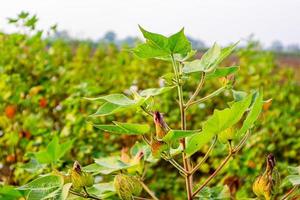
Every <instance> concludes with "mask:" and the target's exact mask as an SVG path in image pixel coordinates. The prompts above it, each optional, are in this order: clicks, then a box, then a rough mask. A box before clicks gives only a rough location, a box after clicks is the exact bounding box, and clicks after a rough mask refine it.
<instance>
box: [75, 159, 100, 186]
mask: <svg viewBox="0 0 300 200" xmlns="http://www.w3.org/2000/svg"><path fill="white" fill-rule="evenodd" d="M70 177H71V182H72V186H73V187H74V188H75V189H80V188H82V187H91V186H93V185H94V177H93V176H92V175H91V174H90V173H87V172H84V171H82V169H81V166H80V164H79V163H78V162H77V161H76V162H75V163H74V165H73V169H71V171H70Z"/></svg>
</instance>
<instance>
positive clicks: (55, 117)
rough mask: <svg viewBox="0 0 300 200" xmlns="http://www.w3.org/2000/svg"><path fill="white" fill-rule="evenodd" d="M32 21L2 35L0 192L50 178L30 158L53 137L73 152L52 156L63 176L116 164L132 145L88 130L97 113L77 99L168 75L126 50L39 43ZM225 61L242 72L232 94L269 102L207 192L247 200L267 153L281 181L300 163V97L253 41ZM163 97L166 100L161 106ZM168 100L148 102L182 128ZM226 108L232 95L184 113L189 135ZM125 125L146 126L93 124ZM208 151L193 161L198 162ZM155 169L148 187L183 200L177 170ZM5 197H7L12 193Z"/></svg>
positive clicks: (205, 170) (286, 71)
mask: <svg viewBox="0 0 300 200" xmlns="http://www.w3.org/2000/svg"><path fill="white" fill-rule="evenodd" d="M30 19H31V22H30V23H29V22H28V23H27V22H24V24H25V25H26V23H27V25H28V27H29V29H30V32H26V31H21V32H20V33H12V34H5V33H0V149H1V151H0V158H1V159H0V181H1V182H3V183H4V184H5V185H22V184H25V183H26V182H28V181H29V180H31V179H32V178H34V177H36V176H37V175H38V174H40V173H41V172H45V171H47V170H49V169H47V168H45V165H44V163H43V162H38V160H37V156H36V155H37V154H42V153H45V152H47V151H48V150H49V146H51V145H50V144H51V143H50V141H52V139H53V138H59V143H58V141H57V143H56V145H58V146H59V145H61V146H63V144H66V143H68V144H70V145H71V144H72V142H70V141H73V145H72V146H70V147H64V148H63V147H61V146H60V148H62V149H63V150H61V151H63V154H61V153H59V154H60V155H59V156H56V157H55V158H57V159H56V160H55V162H51V164H52V165H53V167H55V168H60V169H65V168H69V167H70V164H71V163H73V161H74V160H79V161H80V163H82V164H83V165H87V164H90V163H92V162H93V158H99V157H101V156H107V155H119V154H120V150H121V148H122V147H130V146H132V145H133V144H134V143H135V141H136V139H137V138H136V136H122V137H116V136H114V135H108V134H106V133H103V132H102V131H100V130H99V129H95V128H94V127H93V126H92V125H91V124H90V123H89V118H88V117H87V116H88V114H90V113H93V111H94V110H95V109H96V108H97V105H94V104H90V103H89V102H88V101H86V100H84V99H83V97H93V96H100V95H102V94H110V93H122V92H123V93H125V94H126V93H129V91H130V90H138V91H140V90H143V89H146V88H151V87H160V86H161V85H162V84H163V82H162V79H161V78H160V77H161V76H162V75H163V74H166V73H167V72H168V71H170V70H171V66H170V65H168V64H166V62H163V61H155V60H141V59H137V58H135V57H134V56H133V55H132V54H130V53H129V52H128V51H126V49H127V47H126V46H125V47H124V48H122V49H119V48H117V47H116V46H115V45H114V44H102V43H101V44H98V46H96V47H95V45H94V44H92V43H90V42H85V41H64V40H62V39H55V40H53V39H51V38H43V37H42V33H41V32H39V31H37V32H36V31H32V29H34V26H35V22H34V21H35V20H37V19H36V17H35V16H33V17H32V18H30ZM10 20H11V23H16V21H14V20H13V19H10ZM22 30H23V29H22ZM24 33H27V34H24ZM28 33H29V34H28ZM226 62H227V63H231V64H236V65H239V66H240V70H239V72H238V73H237V76H236V77H235V78H236V85H237V88H236V89H238V90H244V91H249V90H250V89H251V88H263V90H264V98H265V100H267V99H272V101H270V103H269V104H265V107H264V113H263V114H262V116H261V117H260V119H259V120H258V123H257V124H256V127H255V129H254V131H253V135H252V136H251V138H250V139H249V141H248V142H247V148H244V150H243V153H241V154H239V155H237V156H236V157H237V159H234V160H233V161H232V162H231V163H230V164H229V165H228V167H227V168H226V170H224V171H226V175H224V176H223V175H220V176H218V178H217V179H216V180H215V181H214V182H213V183H212V185H215V184H217V183H218V182H220V183H225V184H227V185H229V189H230V191H231V192H232V194H233V195H236V196H237V197H245V196H247V197H251V196H253V194H252V192H251V185H252V183H253V180H254V179H255V177H256V176H257V175H258V172H259V171H260V170H261V169H262V167H263V166H262V165H263V163H264V157H265V155H266V154H268V153H269V152H272V153H273V154H274V155H275V157H276V159H277V161H278V163H279V164H278V171H279V172H280V173H281V174H282V175H283V176H285V175H287V173H288V172H287V165H298V164H299V162H300V160H299V152H300V137H299V136H300V131H299V129H300V112H299V110H300V95H299V94H300V88H299V83H298V82H296V78H295V71H294V70H295V69H296V68H295V69H292V68H287V67H284V66H278V65H277V63H276V58H275V56H274V55H273V54H272V53H270V52H267V51H263V50H262V49H261V48H260V46H259V43H257V42H256V41H249V43H248V45H247V46H246V47H244V48H241V49H240V50H239V51H238V52H237V54H236V55H235V56H234V58H232V59H228V60H227V61H226ZM226 62H225V63H226ZM199 79H200V77H199V75H198V74H195V75H193V76H192V78H190V79H188V80H186V81H187V83H186V85H187V86H186V87H187V88H186V89H185V91H190V92H185V93H184V96H186V97H187V96H189V95H191V93H192V88H195V86H196V85H197V83H198V81H199ZM154 80H158V81H154ZM221 85H222V83H221V81H220V82H211V81H208V82H207V84H206V85H205V86H204V88H203V90H202V91H201V93H200V95H201V96H205V95H207V94H209V93H210V92H211V91H213V90H215V89H217V88H219V87H220V86H221ZM170 98H171V99H173V101H165V99H170ZM175 99H176V94H175V93H166V94H163V95H162V96H161V98H159V99H155V100H154V101H155V102H154V103H153V105H154V108H155V109H159V110H160V111H161V112H163V113H164V114H165V118H166V121H167V122H168V124H169V125H170V126H172V127H177V128H179V124H178V123H179V122H178V117H179V115H180V113H179V110H177V109H174V108H176V106H177V102H176V101H175ZM224 99H227V100H230V99H231V95H229V93H226V92H225V93H224V94H222V95H220V96H218V97H215V98H214V99H213V100H211V101H208V102H206V103H205V104H200V105H199V106H196V105H195V106H192V107H191V108H190V111H189V113H187V127H188V129H191V130H192V129H198V128H200V127H201V126H200V125H201V122H202V121H204V120H205V119H206V117H207V116H209V115H211V114H212V111H213V109H214V108H223V107H224V106H225V105H224V102H225V101H224ZM124 119H126V121H127V122H136V121H144V122H145V123H147V122H149V124H152V122H151V121H149V119H147V118H146V117H143V116H142V115H136V114H135V112H126V113H123V114H116V115H114V116H110V117H106V118H103V117H100V118H99V119H98V121H99V122H101V123H102V124H104V123H109V122H110V121H113V120H116V121H118V120H119V121H125V120H124ZM49 143H50V144H49ZM207 148H208V146H205V147H204V148H203V149H202V150H201V151H200V152H198V153H197V154H196V156H195V158H196V157H198V159H201V156H203V155H204V153H205V151H206V150H207ZM65 149H67V150H66V151H65ZM69 149H70V150H69ZM222 156H224V145H222V144H218V145H217V148H216V149H215V150H214V151H213V156H212V157H219V158H220V159H221V157H222ZM59 158H61V160H59ZM193 158H194V157H193ZM220 159H213V160H212V159H208V161H207V164H205V165H203V166H202V168H200V169H199V170H200V172H201V173H200V174H201V175H202V176H206V175H208V174H209V173H211V172H212V171H213V170H214V168H215V167H216V166H217V165H218V164H219V162H220ZM194 161H196V160H194ZM42 163H43V164H42ZM156 165H157V166H160V167H158V168H156V167H155V166H154V167H153V168H151V169H149V170H148V172H147V174H146V180H147V181H148V184H149V187H150V188H152V189H153V190H154V191H156V192H157V194H158V196H160V198H162V199H181V196H183V195H185V194H184V193H185V191H184V189H183V188H181V187H182V186H183V185H184V183H183V180H182V179H180V178H178V174H177V172H176V170H174V169H173V168H172V167H171V166H169V165H167V164H166V163H165V162H164V161H160V162H159V163H157V164H156ZM162 165H163V166H165V167H161V166H162ZM33 169H37V170H33ZM196 178H197V177H196ZM6 190H7V191H9V192H10V193H12V190H13V189H12V188H10V187H9V188H8V187H7V188H6ZM0 191H4V189H3V188H2V189H1V190H0ZM236 191H238V192H236ZM14 195H15V196H18V195H19V193H15V194H14ZM0 199H2V197H1V192H0Z"/></svg>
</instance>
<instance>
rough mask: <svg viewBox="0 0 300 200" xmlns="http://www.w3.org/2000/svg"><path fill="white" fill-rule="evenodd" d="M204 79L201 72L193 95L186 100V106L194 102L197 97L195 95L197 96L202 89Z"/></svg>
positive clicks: (203, 73) (203, 74)
mask: <svg viewBox="0 0 300 200" xmlns="http://www.w3.org/2000/svg"><path fill="white" fill-rule="evenodd" d="M204 79H205V72H202V74H201V80H200V82H199V84H198V86H197V88H196V90H195V92H194V94H193V95H192V96H191V98H190V99H189V100H188V102H187V103H186V105H189V104H190V103H191V102H193V101H194V99H195V98H196V97H197V95H198V94H199V92H200V90H201V88H202V87H203V84H204Z"/></svg>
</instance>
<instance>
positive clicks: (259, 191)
mask: <svg viewBox="0 0 300 200" xmlns="http://www.w3.org/2000/svg"><path fill="white" fill-rule="evenodd" d="M266 163H267V167H266V169H265V172H264V173H263V174H262V175H260V176H258V177H257V178H256V180H255V182H254V183H253V185H252V189H253V192H254V193H255V194H256V196H257V197H264V198H265V199H266V200H270V199H271V197H272V194H273V193H274V191H275V189H276V187H277V185H278V181H279V180H278V176H276V175H277V174H276V172H275V173H274V167H275V164H276V162H275V157H274V155H273V154H269V155H268V156H267V159H266Z"/></svg>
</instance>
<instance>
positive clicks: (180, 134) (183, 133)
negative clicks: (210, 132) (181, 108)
mask: <svg viewBox="0 0 300 200" xmlns="http://www.w3.org/2000/svg"><path fill="white" fill-rule="evenodd" d="M196 133H199V131H198V130H170V131H169V132H168V133H167V134H166V135H165V136H164V137H163V138H162V140H163V141H165V142H171V141H175V140H178V139H181V138H185V137H188V136H191V135H193V134H196Z"/></svg>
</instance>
